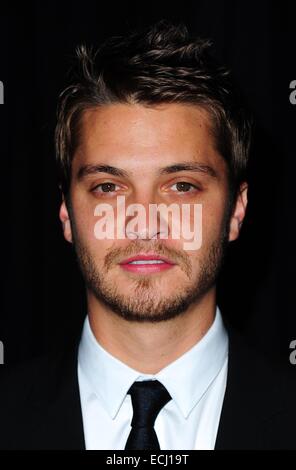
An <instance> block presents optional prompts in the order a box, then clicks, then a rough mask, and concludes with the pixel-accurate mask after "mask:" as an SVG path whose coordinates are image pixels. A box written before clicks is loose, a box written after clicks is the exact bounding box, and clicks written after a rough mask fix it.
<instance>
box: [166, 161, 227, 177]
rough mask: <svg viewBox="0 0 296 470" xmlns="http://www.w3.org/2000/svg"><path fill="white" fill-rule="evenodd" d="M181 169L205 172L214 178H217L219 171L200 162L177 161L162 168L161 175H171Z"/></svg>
mask: <svg viewBox="0 0 296 470" xmlns="http://www.w3.org/2000/svg"><path fill="white" fill-rule="evenodd" d="M179 171H194V172H197V173H205V174H207V175H209V176H212V177H213V178H217V176H218V175H217V172H216V170H214V168H212V167H211V166H209V165H202V164H200V163H176V164H174V165H170V166H166V167H164V168H161V169H160V174H161V175H169V174H171V173H178V172H179Z"/></svg>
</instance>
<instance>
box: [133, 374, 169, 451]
mask: <svg viewBox="0 0 296 470" xmlns="http://www.w3.org/2000/svg"><path fill="white" fill-rule="evenodd" d="M127 393H129V394H130V395H131V398H132V405H133V419H132V422H131V426H132V429H131V432H130V434H129V436H128V439H127V442H126V445H125V450H158V449H160V447H159V442H158V439H157V435H156V432H155V430H154V423H155V420H156V418H157V415H158V413H159V412H160V410H161V409H162V408H163V407H164V406H165V405H166V404H167V403H168V402H169V401H170V400H171V396H170V394H169V393H168V391H167V389H166V388H165V387H164V386H163V385H162V384H161V383H160V382H158V380H145V381H144V382H134V383H133V385H132V386H131V388H130V389H129V391H128V392H127Z"/></svg>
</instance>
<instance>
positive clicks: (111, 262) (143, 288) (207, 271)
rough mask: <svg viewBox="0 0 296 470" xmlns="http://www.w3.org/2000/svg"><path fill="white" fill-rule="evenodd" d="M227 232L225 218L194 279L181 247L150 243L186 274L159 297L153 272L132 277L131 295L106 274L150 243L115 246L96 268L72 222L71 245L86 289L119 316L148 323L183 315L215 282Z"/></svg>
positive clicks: (221, 260) (143, 249)
mask: <svg viewBox="0 0 296 470" xmlns="http://www.w3.org/2000/svg"><path fill="white" fill-rule="evenodd" d="M228 231H229V223H228V220H227V221H225V223H224V224H223V230H222V233H221V236H220V238H219V239H218V240H216V241H215V242H213V243H212V244H211V246H210V247H209V248H208V249H207V250H206V252H205V253H204V254H203V257H202V258H201V259H200V260H199V270H198V273H197V274H195V278H194V279H193V274H192V266H191V261H190V260H189V256H188V255H187V254H185V252H183V253H181V252H180V250H179V251H173V252H172V250H171V248H170V249H168V248H167V247H166V246H165V245H164V244H163V243H162V241H157V242H156V243H154V244H153V251H154V252H156V253H158V254H160V255H161V254H164V255H166V256H168V257H171V258H173V259H175V260H176V259H177V260H178V262H179V263H178V266H179V267H180V268H181V269H182V271H183V272H184V273H185V275H186V279H187V282H186V283H185V286H183V288H179V289H178V292H174V293H173V294H171V295H170V296H165V297H162V296H161V292H159V291H157V284H158V283H157V280H156V279H155V277H154V275H153V274H152V275H140V276H139V277H138V278H135V279H132V280H131V283H132V284H131V288H130V291H131V292H132V293H133V294H132V296H128V295H126V294H124V293H121V292H120V289H119V288H118V287H119V286H118V285H117V284H116V279H114V277H112V276H109V278H108V274H109V273H110V271H111V270H112V268H113V269H114V267H115V266H116V265H117V263H116V260H119V259H121V260H122V259H124V258H125V257H126V256H127V255H130V256H131V255H133V254H136V253H139V252H143V251H146V252H147V251H148V250H147V245H149V248H150V249H151V248H152V247H151V245H150V244H149V242H138V241H132V242H131V244H130V245H129V247H128V248H127V249H119V248H114V249H113V250H111V251H110V252H109V253H108V255H107V256H106V258H105V262H104V266H103V267H102V268H101V269H99V268H98V267H97V265H96V264H95V261H94V257H93V256H92V255H91V253H90V251H89V249H88V248H87V247H86V246H84V245H83V244H82V242H81V239H80V238H79V236H78V233H77V230H76V229H75V224H74V223H73V222H72V232H73V242H74V248H75V251H76V256H77V260H78V264H79V266H80V270H81V272H82V275H83V277H84V280H85V284H86V287H87V289H88V290H89V291H90V292H91V293H92V294H93V295H94V296H95V298H96V299H97V300H98V301H99V302H100V303H102V304H103V305H105V306H106V307H107V309H108V310H111V311H112V312H113V313H115V314H116V315H118V316H119V317H121V318H124V319H125V320H127V321H133V322H150V323H156V322H163V321H167V320H170V319H173V318H175V317H177V316H180V315H182V314H183V313H184V312H186V311H187V310H188V308H189V307H190V306H191V305H193V304H198V303H199V302H200V300H201V299H202V298H203V297H204V296H205V294H206V293H207V292H208V291H209V290H210V289H211V288H212V287H213V286H214V285H215V283H216V280H217V277H218V274H219V272H220V269H221V267H222V264H223V260H224V255H225V252H226V249H227V245H228ZM143 243H144V244H143ZM170 254H173V256H170ZM124 255H125V256H124ZM173 269H178V268H173ZM161 275H162V276H165V273H162V274H161Z"/></svg>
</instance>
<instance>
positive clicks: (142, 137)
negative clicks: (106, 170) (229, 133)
mask: <svg viewBox="0 0 296 470" xmlns="http://www.w3.org/2000/svg"><path fill="white" fill-rule="evenodd" d="M211 129H212V125H211V119H210V117H209V114H208V113H207V111H206V110H204V109H202V108H200V107H198V106H196V105H187V104H162V105H157V106H149V107H148V106H144V105H140V104H131V105H130V104H112V105H104V106H101V107H97V108H94V109H89V110H86V111H85V112H84V113H83V115H82V118H81V122H80V138H79V146H78V149H77V151H76V153H75V156H74V160H73V165H78V164H81V163H83V164H96V163H99V162H100V161H101V160H102V159H104V163H108V164H110V165H111V164H112V165H119V164H121V165H123V164H124V165H125V166H126V167H131V168H132V167H133V166H134V167H135V166H137V165H142V164H146V163H147V164H148V163H149V164H150V166H151V165H156V166H163V165H165V164H170V163H171V162H172V161H175V162H176V161H184V160H188V159H191V160H192V161H194V160H196V161H201V162H203V163H207V164H214V163H215V164H216V165H219V164H221V160H222V159H221V157H220V155H219V154H218V152H217V150H216V149H215V142H214V137H213V135H212V132H211Z"/></svg>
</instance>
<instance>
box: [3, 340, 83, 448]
mask: <svg viewBox="0 0 296 470" xmlns="http://www.w3.org/2000/svg"><path fill="white" fill-rule="evenodd" d="M71 415H72V416H71ZM0 416H1V426H0V448H1V449H40V448H41V449H45V448H59V446H60V445H62V443H63V442H64V438H63V436H62V431H61V429H62V426H64V427H65V433H66V432H68V434H69V435H71V422H73V421H74V416H77V420H78V422H79V416H80V409H79V387H78V379H77V354H76V350H75V349H74V350H72V349H71V350H67V351H56V352H53V353H50V354H46V355H44V356H42V357H39V358H36V359H33V360H30V361H26V362H24V363H22V364H19V365H17V366H11V367H8V366H6V365H4V366H3V367H1V370H0ZM60 421H61V423H60ZM66 429H67V431H66ZM69 429H70V431H69ZM69 440H70V438H69Z"/></svg>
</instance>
